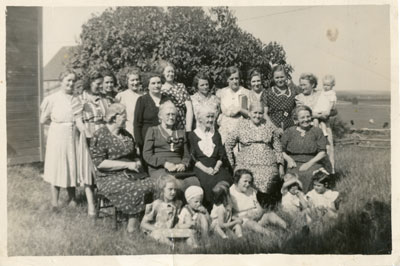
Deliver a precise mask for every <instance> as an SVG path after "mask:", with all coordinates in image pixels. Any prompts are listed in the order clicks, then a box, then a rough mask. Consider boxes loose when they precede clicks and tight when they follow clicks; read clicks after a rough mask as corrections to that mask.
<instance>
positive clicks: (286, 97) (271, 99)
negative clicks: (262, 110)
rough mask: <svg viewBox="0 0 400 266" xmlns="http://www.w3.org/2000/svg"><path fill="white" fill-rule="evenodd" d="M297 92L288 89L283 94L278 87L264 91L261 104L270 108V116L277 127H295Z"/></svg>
mask: <svg viewBox="0 0 400 266" xmlns="http://www.w3.org/2000/svg"><path fill="white" fill-rule="evenodd" d="M295 97H296V91H295V89H294V88H292V87H288V89H287V90H286V92H284V93H281V92H280V90H279V89H278V88H276V87H272V88H269V89H268V90H265V91H263V93H262V95H261V102H262V103H263V104H264V106H266V107H268V116H269V117H270V118H271V121H272V122H273V123H274V124H275V126H277V127H279V128H282V129H286V128H288V127H291V126H293V125H294V122H293V118H292V111H293V109H294V108H295V107H296V100H295Z"/></svg>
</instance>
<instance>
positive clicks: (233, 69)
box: [224, 66, 242, 82]
mask: <svg viewBox="0 0 400 266" xmlns="http://www.w3.org/2000/svg"><path fill="white" fill-rule="evenodd" d="M235 73H238V74H239V80H240V78H241V77H242V75H241V73H240V70H239V68H238V67H236V66H230V67H227V68H226V69H225V72H224V76H225V80H226V81H227V82H228V78H229V77H230V76H231V75H232V74H235Z"/></svg>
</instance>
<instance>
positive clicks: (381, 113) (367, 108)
mask: <svg viewBox="0 0 400 266" xmlns="http://www.w3.org/2000/svg"><path fill="white" fill-rule="evenodd" d="M337 110H338V113H339V114H338V115H339V116H340V118H341V119H342V120H343V121H344V122H346V123H347V124H348V125H349V126H351V125H350V121H351V120H353V121H354V125H353V126H351V127H354V128H373V129H377V128H382V126H383V124H384V123H385V122H388V123H389V124H390V102H388V101H385V102H372V101H360V102H359V104H352V103H349V102H339V103H338V104H337ZM370 119H373V120H374V123H373V124H371V123H370V122H369V120H370Z"/></svg>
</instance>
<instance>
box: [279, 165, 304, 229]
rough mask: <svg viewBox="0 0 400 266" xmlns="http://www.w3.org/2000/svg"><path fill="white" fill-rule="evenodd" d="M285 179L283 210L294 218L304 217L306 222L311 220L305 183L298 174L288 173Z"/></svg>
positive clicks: (282, 191) (282, 190)
mask: <svg viewBox="0 0 400 266" xmlns="http://www.w3.org/2000/svg"><path fill="white" fill-rule="evenodd" d="M283 179H284V180H285V182H284V183H283V186H282V189H281V193H282V195H283V196H282V203H281V204H282V210H283V211H284V212H285V213H287V214H288V215H289V216H290V218H291V219H292V220H295V219H303V218H305V220H304V222H311V219H310V217H309V215H307V214H306V213H307V211H308V203H307V201H306V199H305V197H304V193H303V191H302V190H303V185H302V184H301V181H300V180H299V178H298V176H297V174H291V173H287V174H286V175H285V176H284V177H283Z"/></svg>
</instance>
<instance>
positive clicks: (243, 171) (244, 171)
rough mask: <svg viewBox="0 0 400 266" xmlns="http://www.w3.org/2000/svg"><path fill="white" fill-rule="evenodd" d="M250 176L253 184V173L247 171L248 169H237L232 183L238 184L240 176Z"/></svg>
mask: <svg viewBox="0 0 400 266" xmlns="http://www.w3.org/2000/svg"><path fill="white" fill-rule="evenodd" d="M246 174H247V175H250V176H251V184H253V182H254V175H253V172H252V171H250V170H248V169H238V170H236V171H235V173H234V174H233V183H235V184H237V183H239V180H240V178H242V175H246Z"/></svg>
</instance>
